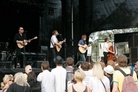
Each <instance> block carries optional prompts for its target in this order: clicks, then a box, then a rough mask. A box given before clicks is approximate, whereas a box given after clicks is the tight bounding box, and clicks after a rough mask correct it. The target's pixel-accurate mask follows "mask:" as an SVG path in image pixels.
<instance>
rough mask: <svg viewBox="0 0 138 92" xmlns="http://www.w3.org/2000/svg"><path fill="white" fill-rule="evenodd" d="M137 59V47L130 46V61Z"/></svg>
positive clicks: (133, 61)
mask: <svg viewBox="0 0 138 92" xmlns="http://www.w3.org/2000/svg"><path fill="white" fill-rule="evenodd" d="M137 60H138V47H131V48H130V62H131V63H132V64H134V63H135V62H136V61H137Z"/></svg>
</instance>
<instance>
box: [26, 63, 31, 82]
mask: <svg viewBox="0 0 138 92" xmlns="http://www.w3.org/2000/svg"><path fill="white" fill-rule="evenodd" d="M30 72H32V66H31V65H26V66H25V73H24V76H25V79H26V80H27V77H28V74H29V73H30Z"/></svg>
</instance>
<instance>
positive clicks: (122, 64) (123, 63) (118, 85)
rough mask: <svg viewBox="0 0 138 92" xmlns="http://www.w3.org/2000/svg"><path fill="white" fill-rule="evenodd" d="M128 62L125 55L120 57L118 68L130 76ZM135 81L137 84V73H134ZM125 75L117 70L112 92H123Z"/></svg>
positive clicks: (114, 74)
mask: <svg viewBox="0 0 138 92" xmlns="http://www.w3.org/2000/svg"><path fill="white" fill-rule="evenodd" d="M127 63H128V60H127V57H126V56H125V55H120V56H118V66H119V68H120V69H121V70H123V71H124V72H125V73H126V74H130V68H129V67H128V65H127ZM133 79H134V80H135V81H136V83H137V75H136V72H135V71H134V72H133ZM123 80H124V75H123V74H122V73H121V72H120V71H119V70H115V71H114V73H113V91H112V92H118V91H119V92H122V85H123Z"/></svg>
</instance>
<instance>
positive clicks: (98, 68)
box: [92, 62, 104, 79]
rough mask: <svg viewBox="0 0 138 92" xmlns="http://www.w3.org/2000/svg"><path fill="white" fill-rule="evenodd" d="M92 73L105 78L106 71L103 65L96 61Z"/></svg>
mask: <svg viewBox="0 0 138 92" xmlns="http://www.w3.org/2000/svg"><path fill="white" fill-rule="evenodd" d="M92 74H93V76H94V77H97V78H98V79H103V77H104V71H103V69H102V66H101V64H100V63H99V62H96V63H95V64H94V65H93V69H92Z"/></svg>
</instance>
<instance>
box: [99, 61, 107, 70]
mask: <svg viewBox="0 0 138 92" xmlns="http://www.w3.org/2000/svg"><path fill="white" fill-rule="evenodd" d="M99 63H100V64H101V67H102V69H104V68H105V66H106V65H105V63H104V62H101V61H100V62H99Z"/></svg>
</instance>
